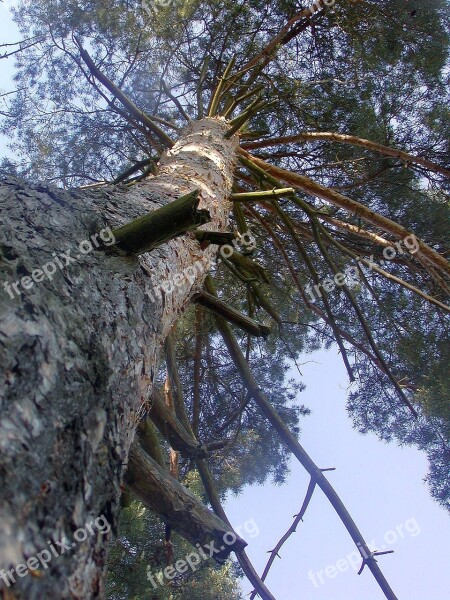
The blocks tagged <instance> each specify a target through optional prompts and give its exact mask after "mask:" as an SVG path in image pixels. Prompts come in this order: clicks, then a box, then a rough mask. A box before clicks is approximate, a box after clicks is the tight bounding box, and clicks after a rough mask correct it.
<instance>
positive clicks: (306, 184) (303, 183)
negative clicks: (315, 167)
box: [240, 149, 450, 275]
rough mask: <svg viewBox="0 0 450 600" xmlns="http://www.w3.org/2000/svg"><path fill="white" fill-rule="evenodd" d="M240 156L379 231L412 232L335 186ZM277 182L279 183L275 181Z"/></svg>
mask: <svg viewBox="0 0 450 600" xmlns="http://www.w3.org/2000/svg"><path fill="white" fill-rule="evenodd" d="M240 153H241V156H242V157H244V158H245V159H247V160H249V161H250V162H252V163H254V164H255V165H256V166H257V167H259V168H260V169H261V171H262V172H263V173H266V174H268V175H273V176H275V177H277V179H279V180H280V181H283V182H285V183H288V184H290V185H292V186H295V187H297V188H299V189H301V190H303V191H304V192H306V193H307V194H309V195H310V196H313V197H315V198H321V199H322V200H325V201H327V202H330V203H331V204H334V205H335V206H338V207H339V208H343V209H344V210H346V211H348V212H350V213H351V214H354V215H356V216H358V217H359V218H361V219H363V220H364V221H366V222H368V223H371V224H372V225H375V226H376V227H380V228H381V229H382V230H383V231H386V232H388V233H391V234H392V235H394V236H395V237H396V238H397V239H400V240H403V239H405V238H406V237H408V236H410V235H412V232H411V231H408V230H407V229H406V228H405V227H403V226H402V225H400V224H399V223H397V222H396V221H392V220H391V219H389V218H388V217H384V216H383V215H380V214H379V213H377V212H375V211H374V210H372V209H370V208H368V207H366V206H364V205H363V204H361V203H360V202H357V201H356V200H353V199H352V198H349V197H348V196H344V195H343V194H340V193H339V192H336V191H335V190H333V189H331V188H328V187H326V186H323V185H321V184H319V183H316V182H315V181H313V180H312V179H309V177H306V176H305V175H298V174H297V173H292V172H290V171H286V170H285V169H282V168H280V167H275V166H273V165H270V164H269V163H266V162H265V161H263V160H261V159H259V158H257V157H255V156H252V155H251V154H249V153H248V152H246V151H245V150H242V149H241V150H240ZM278 185H280V183H278ZM415 237H416V239H417V243H418V246H419V249H418V251H417V255H418V256H422V257H423V258H425V259H426V260H428V261H429V262H430V263H431V264H432V265H433V266H435V267H436V268H437V269H438V270H441V271H443V272H444V273H446V274H448V275H450V263H449V262H448V260H446V259H445V258H444V257H443V256H442V255H441V254H439V253H438V252H436V250H434V249H433V248H431V247H430V246H428V245H427V244H425V242H424V241H422V240H421V239H420V238H418V237H417V236H415Z"/></svg>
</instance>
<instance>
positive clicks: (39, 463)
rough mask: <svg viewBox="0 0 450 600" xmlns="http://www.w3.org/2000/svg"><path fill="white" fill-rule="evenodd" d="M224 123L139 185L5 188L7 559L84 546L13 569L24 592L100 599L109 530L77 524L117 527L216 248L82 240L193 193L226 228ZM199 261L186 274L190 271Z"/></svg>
mask: <svg viewBox="0 0 450 600" xmlns="http://www.w3.org/2000/svg"><path fill="white" fill-rule="evenodd" d="M226 129H227V126H226V124H225V123H224V122H223V121H219V120H214V119H205V120H203V121H199V122H197V123H195V124H193V125H191V126H190V127H189V128H188V129H187V130H186V131H185V132H183V135H182V137H181V138H180V140H179V141H178V142H177V143H176V145H175V146H174V147H173V148H172V149H171V150H170V151H169V152H168V153H167V155H165V156H164V157H163V159H162V160H161V164H160V174H159V175H158V176H157V177H155V178H153V179H147V180H146V181H144V182H142V183H141V184H137V185H135V186H133V187H131V188H124V187H113V186H111V187H108V188H103V189H101V190H97V191H92V190H91V191H87V190H85V191H63V190H60V189H57V188H54V187H47V186H42V185H28V184H25V183H23V182H20V181H18V180H14V179H7V180H4V181H3V182H2V183H1V184H0V214H1V232H0V364H1V380H0V407H1V421H0V453H1V454H0V456H1V458H0V485H1V488H2V492H3V493H2V500H1V504H0V521H1V524H2V528H1V533H0V569H1V568H3V569H10V568H11V567H15V566H16V565H17V564H19V563H25V561H26V560H27V559H28V558H30V557H33V556H35V555H36V554H37V553H38V552H40V551H42V550H44V549H48V548H49V545H48V543H47V540H50V541H54V542H56V541H61V540H63V539H67V540H68V542H69V545H70V544H72V543H73V544H74V545H73V547H72V548H71V549H70V550H66V551H65V553H64V554H62V555H61V556H58V557H53V558H52V560H51V561H50V563H49V565H48V568H47V569H45V570H44V569H42V566H39V567H38V568H35V569H36V570H35V571H34V572H33V573H31V574H27V575H25V576H23V577H19V576H18V575H17V574H16V572H14V574H13V575H14V578H15V579H16V581H17V583H16V584H15V585H14V586H12V587H11V588H10V591H14V594H15V596H16V597H17V598H26V599H27V600H38V599H39V600H41V599H42V598H48V597H53V598H80V599H81V598H82V599H83V600H84V599H88V598H92V597H99V596H102V595H103V580H104V566H105V557H106V550H105V549H106V543H105V542H106V538H108V537H109V535H110V534H108V535H102V534H101V533H99V531H97V530H96V529H95V528H94V532H93V534H90V533H88V536H87V539H86V540H85V541H82V542H78V541H75V540H74V538H73V534H74V532H75V531H76V530H77V529H78V528H82V527H85V525H86V523H88V522H90V521H92V520H93V519H95V518H97V517H98V516H100V515H103V516H104V517H105V518H106V519H107V520H108V522H109V523H110V524H111V525H112V527H114V525H115V522H116V514H117V508H118V498H119V493H120V492H119V485H120V482H121V479H122V476H123V471H124V469H125V467H126V462H127V456H128V451H129V448H130V444H131V442H132V440H133V436H134V431H135V427H136V425H137V423H138V421H139V419H140V416H141V415H142V414H143V412H144V411H145V404H146V401H147V399H148V398H149V395H150V393H151V386H152V381H153V379H154V376H155V372H156V369H157V364H158V356H159V353H160V349H161V347H162V344H163V342H164V339H165V337H166V335H167V333H168V331H169V330H170V327H171V325H172V323H173V321H174V320H175V319H176V317H177V316H178V314H179V313H180V312H181V311H183V309H184V308H185V306H186V305H187V303H188V302H189V299H190V297H191V296H192V294H193V293H195V292H197V291H198V290H199V288H200V285H201V283H202V281H203V278H204V275H205V272H206V270H207V267H208V260H207V259H210V258H211V257H212V256H213V254H214V251H215V249H214V247H210V248H208V249H207V250H206V251H202V250H201V249H200V245H199V243H198V242H197V241H196V240H195V237H194V235H193V234H188V235H186V236H183V237H180V238H177V239H175V240H172V241H171V242H169V243H167V244H164V245H163V246H161V247H159V248H158V249H156V250H154V251H152V252H151V253H149V254H145V255H143V256H141V257H139V258H137V257H123V256H115V255H112V254H109V253H104V252H102V251H99V250H93V251H92V252H89V253H86V254H83V253H82V250H81V247H78V245H79V243H80V242H82V241H83V240H88V239H89V237H90V236H91V235H92V234H94V233H95V232H96V231H99V230H102V229H103V228H105V227H107V226H109V227H111V228H114V227H118V226H121V225H123V224H125V223H127V222H129V221H131V220H132V219H134V218H136V217H138V216H140V215H143V214H145V213H147V212H149V211H151V210H154V209H155V208H158V207H160V206H162V205H163V204H165V203H167V202H170V201H171V200H172V199H175V198H178V197H179V196H181V195H183V194H186V193H188V192H190V191H192V190H194V189H199V190H200V195H201V202H200V208H205V209H208V210H209V212H210V214H211V217H212V222H211V223H209V224H208V225H207V226H206V228H207V229H217V230H221V229H224V227H225V226H226V223H227V217H228V212H229V203H228V201H227V197H228V195H229V193H230V191H231V182H232V172H233V168H234V163H235V155H236V140H229V141H228V140H225V139H224V138H223V133H224V132H225V131H226ZM86 248H87V245H85V247H84V249H85V250H86ZM67 249H70V250H71V256H72V257H76V261H75V262H71V263H70V264H69V265H67V266H64V268H62V269H60V268H59V267H58V268H57V269H56V273H55V274H54V275H53V277H52V280H51V281H50V280H49V279H48V278H45V279H44V280H43V281H42V282H40V283H34V285H33V286H32V287H29V289H24V287H23V286H20V287H18V289H19V291H20V294H19V295H17V294H15V293H14V291H13V292H9V291H8V289H10V288H7V286H4V282H8V283H9V284H10V285H11V284H13V283H14V282H16V281H18V280H21V278H22V277H24V276H30V275H31V274H32V272H33V270H35V269H39V268H41V267H42V266H43V265H44V264H46V263H49V262H50V261H52V262H54V263H57V259H59V260H60V261H61V264H64V262H65V260H66V259H64V258H62V257H61V253H65V254H67ZM55 253H56V254H55ZM196 261H197V262H196ZM194 263H196V268H195V269H192V265H193V264H194ZM189 267H191V270H190V271H189V273H190V277H189V279H187V278H185V277H180V276H181V275H182V274H183V273H184V272H185V270H186V269H187V268H189ZM175 275H178V276H179V278H178V284H179V285H176V286H173V285H171V283H170V282H171V281H172V280H173V277H174V276H175ZM165 282H166V286H165V291H164V290H162V289H161V284H164V283H165ZM28 285H29V284H28ZM171 288H172V289H171ZM11 295H13V296H14V298H11V297H10V296H11ZM0 586H2V587H5V586H6V584H5V583H4V579H3V580H2V579H0Z"/></svg>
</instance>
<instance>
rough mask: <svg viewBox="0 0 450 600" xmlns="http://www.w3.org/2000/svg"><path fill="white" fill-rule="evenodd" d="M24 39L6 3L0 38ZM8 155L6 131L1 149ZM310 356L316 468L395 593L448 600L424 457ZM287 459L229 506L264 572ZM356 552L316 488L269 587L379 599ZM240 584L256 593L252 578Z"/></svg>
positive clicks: (290, 596)
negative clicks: (386, 435)
mask: <svg viewBox="0 0 450 600" xmlns="http://www.w3.org/2000/svg"><path fill="white" fill-rule="evenodd" d="M9 3H10V4H11V1H10V2H9ZM18 39H19V36H18V33H17V31H16V30H15V27H14V25H13V24H12V22H11V20H10V18H9V13H8V11H7V10H6V9H5V7H4V6H3V5H2V4H0V43H7V42H14V41H17V40H18ZM12 67H13V59H8V60H0V93H1V91H5V90H7V89H10V85H11V79H10V78H11V74H12ZM0 110H1V105H0ZM5 153H6V149H5V148H4V139H2V138H1V137H0V156H4V155H5ZM304 361H310V362H308V363H307V364H305V365H304V366H303V367H302V373H303V376H302V377H301V380H302V381H303V382H304V383H306V384H307V390H306V391H305V392H303V393H302V394H301V395H300V396H299V402H300V403H303V404H305V405H307V406H308V407H309V408H311V410H312V411H313V412H312V415H311V416H309V417H306V418H304V419H303V422H302V434H301V439H300V441H301V443H302V445H303V446H304V447H305V449H306V450H307V452H309V453H310V455H311V457H312V459H313V460H314V461H315V462H316V464H318V465H319V466H320V467H336V471H333V472H331V473H328V477H329V479H330V481H331V482H332V484H333V485H334V486H335V488H336V490H337V491H338V493H339V494H340V495H341V499H342V500H343V501H344V503H345V504H346V506H347V508H348V509H349V511H350V513H351V515H352V517H353V518H354V520H355V521H356V524H357V525H358V527H359V528H360V530H361V531H362V533H363V535H364V536H365V538H366V541H367V542H368V543H369V545H370V542H372V541H373V540H374V541H375V543H376V545H377V548H378V549H393V550H395V553H394V554H389V555H386V556H382V557H380V559H379V561H380V562H379V564H380V566H381V568H382V570H383V572H384V574H385V576H386V577H387V579H388V581H389V583H390V584H391V586H392V588H393V590H394V592H395V593H396V594H397V596H398V598H399V600H448V598H449V597H450V569H449V560H448V551H449V548H448V540H450V519H449V518H448V514H447V513H446V512H445V511H444V510H443V509H442V508H440V507H439V506H438V505H437V504H436V503H435V502H434V501H433V500H432V498H431V497H430V495H429V492H428V489H427V486H426V485H425V484H424V483H423V481H422V480H423V477H424V476H425V474H426V468H427V467H426V459H425V456H424V454H423V453H421V452H419V451H417V450H415V449H411V448H398V447H397V446H396V445H395V444H390V445H386V444H383V443H381V442H379V441H378V440H377V439H376V437H375V436H374V435H367V436H361V435H359V434H358V433H357V432H355V431H354V430H353V429H352V426H351V422H350V420H349V418H348V417H347V415H346V412H345V408H344V407H345V398H346V386H347V380H346V373H345V370H344V368H343V366H342V362H341V360H340V358H339V357H338V356H337V353H336V351H333V350H331V351H329V352H325V351H321V352H318V353H315V354H314V355H308V356H305V358H304ZM311 361H315V362H311ZM297 376H298V375H297ZM291 466H292V471H291V474H290V476H289V479H288V482H287V483H286V484H285V485H284V486H281V487H274V486H273V485H272V484H271V483H268V484H266V485H265V486H262V487H252V488H247V489H246V490H245V491H244V493H243V494H242V495H241V496H239V497H238V498H233V497H232V498H230V499H229V501H228V503H227V507H226V509H227V512H228V515H229V517H230V519H231V521H232V523H233V525H234V526H236V527H238V526H239V525H241V526H242V525H244V523H245V522H247V521H249V520H251V519H253V520H254V521H255V522H256V524H257V526H258V528H259V530H260V533H259V535H258V536H257V537H254V538H248V541H250V546H249V548H248V554H249V556H250V558H251V560H252V561H253V562H254V565H255V567H256V568H257V570H258V572H259V573H261V572H262V570H263V568H264V565H265V562H266V560H267V558H268V554H267V551H268V550H270V549H272V548H273V547H274V546H275V544H276V543H277V541H278V540H279V538H280V537H281V536H282V535H283V534H284V532H285V531H286V530H287V529H288V527H289V526H290V525H291V523H292V518H293V515H294V514H296V513H297V512H298V510H299V509H300V506H301V504H302V502H303V498H304V495H305V492H306V488H307V485H308V481H309V479H308V476H307V474H306V473H305V471H304V470H303V469H302V467H301V465H300V464H299V463H297V462H296V461H292V463H291ZM244 537H245V533H244ZM247 537H248V536H247ZM383 546H385V547H386V548H383ZM354 550H355V548H354V546H353V543H352V541H351V539H350V537H349V535H348V534H347V531H346V530H345V528H344V526H343V525H342V524H341V522H340V521H339V519H338V517H337V515H336V514H335V513H334V511H333V509H332V508H331V506H330V504H329V503H328V501H327V500H326V498H325V497H324V496H323V494H322V492H321V491H320V490H316V492H315V493H314V496H313V499H312V501H311V504H310V506H309V508H308V511H307V513H306V515H305V517H304V522H303V523H301V524H300V525H299V527H298V528H297V533H296V534H294V535H293V536H292V537H291V538H290V539H289V540H288V542H287V544H286V545H285V546H284V547H283V549H282V550H281V557H282V560H279V559H277V560H276V561H275V563H274V565H273V566H272V570H271V572H270V574H269V577H268V579H267V585H268V587H269V589H270V590H271V591H272V593H273V594H274V595H275V597H276V598H277V600H299V599H302V600H350V599H361V598H364V600H380V599H382V598H383V597H384V596H383V594H382V592H381V591H380V590H379V588H378V587H377V585H376V583H375V581H374V579H373V577H372V575H371V573H370V572H369V571H368V569H367V568H366V569H364V572H363V573H362V575H360V576H358V575H357V574H356V571H355V570H354V569H353V568H352V566H351V563H352V561H353V559H354V554H352V553H353V552H354ZM353 564H355V563H353ZM358 568H359V567H358ZM308 574H310V578H308ZM243 588H244V590H245V591H246V592H248V591H250V590H251V586H250V585H249V584H248V583H247V582H246V581H244V584H243Z"/></svg>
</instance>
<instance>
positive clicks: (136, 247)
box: [112, 190, 210, 255]
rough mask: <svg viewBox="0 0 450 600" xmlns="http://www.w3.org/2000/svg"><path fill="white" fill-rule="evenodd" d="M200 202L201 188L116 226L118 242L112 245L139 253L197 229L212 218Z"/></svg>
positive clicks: (116, 239)
mask: <svg viewBox="0 0 450 600" xmlns="http://www.w3.org/2000/svg"><path fill="white" fill-rule="evenodd" d="M199 203H200V198H199V193H198V190H194V191H193V192H189V194H186V195H184V196H181V198H178V199H177V200H174V201H173V202H169V203H167V204H165V205H164V206H162V207H161V208H157V209H156V210H154V211H152V212H150V213H148V214H147V215H144V216H143V217H139V218H137V219H135V220H134V221H131V223H127V224H126V225H123V226H122V227H118V228H117V229H114V230H113V235H114V238H115V244H114V246H112V248H119V249H120V250H122V251H124V252H126V253H127V254H134V255H139V254H143V253H144V252H150V251H151V250H153V249H154V248H157V247H158V246H160V245H161V244H164V243H166V242H168V241H169V240H171V239H173V238H175V237H177V236H179V235H183V234H185V233H187V232H188V231H191V230H192V229H196V228H197V227H198V226H199V225H203V224H204V223H207V222H208V221H209V220H210V215H209V212H208V211H207V210H205V209H198V205H199Z"/></svg>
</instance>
